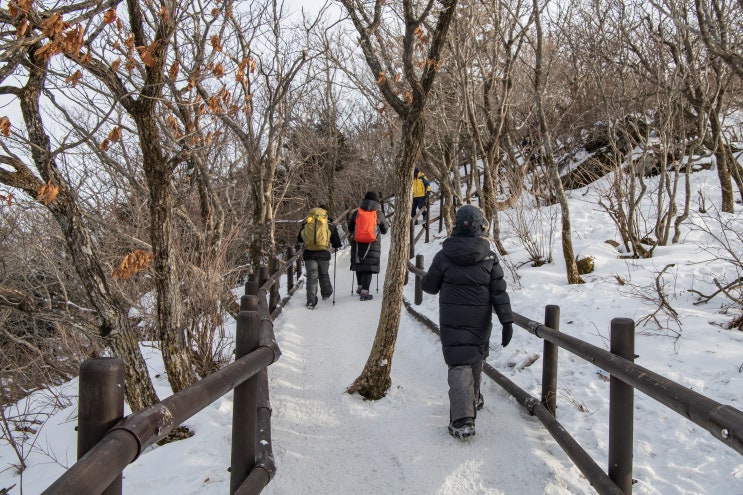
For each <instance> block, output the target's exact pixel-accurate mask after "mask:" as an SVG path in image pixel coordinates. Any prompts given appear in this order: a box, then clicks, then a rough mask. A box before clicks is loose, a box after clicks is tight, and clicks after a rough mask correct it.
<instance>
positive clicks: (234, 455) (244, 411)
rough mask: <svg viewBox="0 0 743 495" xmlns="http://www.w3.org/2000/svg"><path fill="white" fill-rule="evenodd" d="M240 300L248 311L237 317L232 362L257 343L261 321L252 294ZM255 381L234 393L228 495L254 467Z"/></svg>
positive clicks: (248, 382)
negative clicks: (233, 358) (243, 301)
mask: <svg viewBox="0 0 743 495" xmlns="http://www.w3.org/2000/svg"><path fill="white" fill-rule="evenodd" d="M256 292H257V291H256ZM244 300H245V305H246V307H247V308H248V309H247V310H246V311H240V312H239V313H238V314H237V328H236V330H235V333H236V334H235V360H238V359H240V358H241V357H243V356H245V355H247V354H249V353H250V352H251V351H253V350H255V349H256V348H257V347H258V343H259V333H260V325H261V318H260V315H259V314H258V311H257V309H258V298H257V297H256V295H255V294H246V295H245V297H244ZM241 302H242V301H241ZM258 380H259V376H258V375H255V376H253V377H251V378H249V379H247V380H245V381H244V382H243V383H241V384H240V385H238V386H237V387H235V390H234V396H233V401H232V451H231V456H230V494H234V493H235V492H236V491H237V489H238V488H240V485H242V484H243V482H244V481H245V479H246V478H247V477H248V474H250V471H251V470H252V469H253V467H254V466H255V455H256V443H255V431H256V424H257V417H258V408H257V401H258Z"/></svg>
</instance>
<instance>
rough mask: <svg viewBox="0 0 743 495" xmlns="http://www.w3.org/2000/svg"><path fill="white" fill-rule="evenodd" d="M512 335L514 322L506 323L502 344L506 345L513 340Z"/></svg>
mask: <svg viewBox="0 0 743 495" xmlns="http://www.w3.org/2000/svg"><path fill="white" fill-rule="evenodd" d="M511 337H513V323H506V324H505V325H503V340H501V345H502V346H503V347H506V346H507V345H508V343H509V342H511Z"/></svg>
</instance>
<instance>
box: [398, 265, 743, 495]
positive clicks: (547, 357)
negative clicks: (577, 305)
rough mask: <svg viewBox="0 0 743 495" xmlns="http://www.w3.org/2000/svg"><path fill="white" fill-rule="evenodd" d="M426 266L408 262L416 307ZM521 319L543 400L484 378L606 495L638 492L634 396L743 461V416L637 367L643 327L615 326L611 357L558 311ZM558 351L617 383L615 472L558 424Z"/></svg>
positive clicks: (620, 322) (612, 426)
mask: <svg viewBox="0 0 743 495" xmlns="http://www.w3.org/2000/svg"><path fill="white" fill-rule="evenodd" d="M424 266H425V262H424V259H423V255H417V256H416V257H415V264H412V263H410V262H408V271H409V272H410V273H413V274H414V275H415V289H414V290H415V292H414V294H415V296H414V297H415V299H414V301H415V304H416V305H418V304H421V303H422V301H423V291H422V288H421V278H422V277H423V276H425V275H426V271H425V270H423V267H424ZM404 303H405V306H406V308H407V309H408V311H409V312H410V313H411V314H412V315H413V316H414V317H415V318H416V319H418V320H419V321H421V322H422V323H424V324H425V325H426V326H427V327H428V328H430V329H431V330H432V331H434V332H435V333H436V334H438V335H439V336H440V335H441V334H440V330H439V328H438V326H437V325H436V323H434V322H433V321H431V320H430V319H428V318H427V317H425V316H424V315H421V314H419V313H418V312H417V311H415V309H414V308H413V306H412V305H411V304H410V303H409V302H408V301H404ZM514 320H515V324H516V325H517V326H519V327H521V328H523V329H524V330H526V331H528V332H529V333H531V334H532V335H534V336H536V337H538V338H541V339H543V340H544V351H543V363H544V366H543V368H542V394H541V398H539V399H537V398H535V397H532V396H531V395H530V394H529V393H528V392H526V391H524V390H523V389H521V388H520V387H519V386H518V385H516V384H515V383H513V382H512V381H511V380H509V379H508V378H507V377H506V376H505V375H503V374H502V373H500V372H499V371H498V370H496V369H495V368H493V367H492V366H490V365H489V364H487V363H485V365H484V367H483V371H484V372H485V374H487V375H488V376H489V377H490V378H492V379H493V381H495V382H496V383H497V384H498V385H500V386H501V387H502V388H503V389H504V390H506V392H508V393H509V394H511V395H512V396H513V397H515V398H516V400H517V401H518V402H519V403H520V404H521V405H522V406H524V407H525V408H526V409H527V411H528V412H529V413H530V414H532V415H534V416H537V418H538V419H539V420H540V421H541V422H542V424H543V425H544V426H545V427H546V428H547V430H548V431H549V432H550V434H551V435H552V436H553V438H554V439H555V440H556V441H557V443H558V444H559V445H560V446H561V447H562V448H563V450H564V451H565V452H566V453H567V454H568V456H569V457H570V458H571V460H572V461H573V462H574V463H575V465H576V467H578V469H580V471H581V472H582V473H583V474H584V475H585V477H586V479H588V480H589V482H590V483H591V485H592V486H593V487H594V488H595V489H596V491H597V492H598V493H600V494H607V495H618V494H624V495H629V494H631V493H632V458H633V456H632V450H633V431H634V390H639V391H640V392H643V393H644V394H646V395H647V396H648V397H650V398H652V399H654V400H656V401H658V402H660V403H661V404H663V405H665V406H667V407H668V408H670V409H671V410H673V411H675V412H676V413H678V414H680V415H681V416H683V417H685V418H686V419H688V420H690V421H692V422H693V423H695V424H697V425H698V426H701V427H702V428H704V429H706V430H707V431H708V432H710V433H711V434H712V436H713V437H715V438H716V439H717V440H719V441H720V442H722V443H724V444H725V445H727V446H728V447H730V448H732V449H733V450H735V451H736V452H738V453H740V454H743V412H741V411H740V410H738V409H736V408H734V407H732V406H730V405H725V404H721V403H719V402H716V401H714V400H712V399H710V398H709V397H706V396H704V395H702V394H699V393H697V392H694V391H693V390H690V389H688V388H686V387H684V386H683V385H680V384H678V383H676V382H674V381H672V380H669V379H667V378H665V377H663V376H661V375H659V374H657V373H654V372H653V371H650V370H648V369H647V368H643V367H642V366H639V365H637V364H635V363H634V362H633V361H634V347H635V346H634V342H635V324H634V321H633V320H632V319H630V318H615V319H613V320H612V322H611V336H610V342H611V344H610V351H606V350H604V349H601V348H600V347H596V346H594V345H592V344H589V343H588V342H584V341H582V340H580V339H577V338H575V337H572V336H570V335H566V334H564V333H561V332H560V331H559V327H560V308H559V307H558V306H554V305H548V306H547V307H546V308H545V323H539V322H536V321H532V320H530V319H529V318H527V317H525V316H523V315H520V314H518V313H514ZM558 348H563V349H565V350H567V351H568V352H571V353H573V354H574V355H576V356H578V357H580V358H582V359H584V360H586V361H588V362H590V363H591V364H593V365H595V366H598V367H600V368H601V369H603V370H604V371H606V372H607V373H609V375H610V376H611V378H610V384H609V387H610V391H609V401H610V405H609V449H608V450H609V455H608V462H607V464H608V470H607V471H608V472H606V471H604V470H603V469H602V468H601V467H600V466H599V465H598V464H597V463H596V462H595V461H594V460H593V459H592V458H591V456H590V455H588V453H587V452H586V451H585V450H584V449H583V447H581V446H580V445H579V444H578V442H577V441H575V439H573V437H572V436H571V435H570V434H569V433H568V432H567V430H565V428H564V427H563V426H562V425H560V423H559V422H558V421H557V419H556V415H555V413H556V397H557V378H558V373H557V355H558Z"/></svg>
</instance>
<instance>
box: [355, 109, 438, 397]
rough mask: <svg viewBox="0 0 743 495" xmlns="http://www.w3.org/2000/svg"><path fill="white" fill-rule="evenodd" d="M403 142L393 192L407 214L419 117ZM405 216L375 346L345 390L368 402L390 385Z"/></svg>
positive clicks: (397, 231) (395, 230)
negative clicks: (357, 394)
mask: <svg viewBox="0 0 743 495" xmlns="http://www.w3.org/2000/svg"><path fill="white" fill-rule="evenodd" d="M402 136H403V142H402V143H401V148H400V151H399V153H398V156H397V158H396V160H395V161H396V162H397V166H396V167H395V184H397V188H396V189H395V198H396V208H395V210H396V211H398V212H406V211H410V209H411V207H412V205H413V198H412V196H411V194H410V190H411V188H412V186H413V169H414V168H415V164H416V163H418V160H419V159H420V156H421V152H422V148H423V137H424V136H423V122H422V119H421V118H420V117H416V118H412V119H410V120H406V121H405V122H404V123H403V127H402ZM409 230H410V229H409V224H408V215H401V214H399V213H398V214H397V215H395V217H394V219H393V221H392V229H391V236H392V245H391V247H390V251H389V252H390V253H391V254H390V257H389V259H388V262H387V271H386V272H385V276H384V290H383V296H382V311H381V313H380V315H379V324H378V326H377V334H376V337H375V338H374V344H373V347H372V349H371V353H370V354H369V358H368V359H367V361H366V365H365V366H364V369H363V371H362V372H361V375H360V376H359V377H358V378H356V380H355V381H354V382H353V384H352V385H351V386H350V387H348V390H347V391H348V393H351V394H352V393H355V392H358V393H359V394H360V395H361V396H362V397H364V398H365V399H369V400H377V399H381V398H382V397H384V396H385V394H386V393H387V390H389V388H390V385H391V384H392V379H391V378H390V372H391V370H392V355H393V353H394V351H395V342H396V341H397V329H398V328H399V326H400V314H401V307H402V297H403V294H402V293H403V287H404V286H405V273H406V272H407V264H408V258H407V252H408V243H409V240H408V235H409Z"/></svg>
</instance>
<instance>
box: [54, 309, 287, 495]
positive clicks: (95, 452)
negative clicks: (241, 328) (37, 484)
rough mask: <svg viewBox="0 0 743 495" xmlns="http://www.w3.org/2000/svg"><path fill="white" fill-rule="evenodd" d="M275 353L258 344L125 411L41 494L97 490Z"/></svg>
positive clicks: (264, 363)
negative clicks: (150, 401)
mask: <svg viewBox="0 0 743 495" xmlns="http://www.w3.org/2000/svg"><path fill="white" fill-rule="evenodd" d="M241 314H244V313H241ZM279 354H280V352H279V350H278V347H275V346H263V347H259V348H258V349H256V350H255V351H253V352H251V353H250V354H248V355H246V356H245V357H243V358H241V359H239V360H237V361H235V362H234V363H232V364H230V365H227V366H225V367H224V368H222V369H221V370H219V371H217V372H215V373H212V374H211V375H209V376H207V377H205V378H204V379H202V380H200V381H198V382H196V383H194V384H193V385H191V386H190V387H188V388H185V389H184V390H181V391H180V392H178V393H176V394H174V395H172V396H170V397H168V398H167V399H163V400H162V401H160V402H158V403H157V404H154V405H152V406H150V407H147V408H145V409H143V410H141V411H139V412H137V413H134V414H131V415H129V416H127V417H126V418H124V420H123V421H121V422H120V423H119V424H118V425H116V426H115V427H114V428H113V429H112V430H111V431H110V432H109V433H108V434H106V435H105V436H104V437H103V440H101V441H100V442H98V443H97V444H96V445H95V446H94V447H92V448H91V449H90V450H89V451H88V452H87V453H86V454H85V455H84V456H83V457H82V458H81V459H80V460H79V461H77V462H76V463H75V464H74V465H73V466H72V467H71V468H70V469H68V470H67V471H66V472H65V474H63V475H62V476H61V477H60V478H59V479H57V480H56V481H55V482H54V483H52V484H51V485H50V486H49V487H48V488H47V489H46V490H44V492H43V493H44V494H45V495H52V494H59V495H63V494H65V495H66V494H70V493H77V494H97V493H101V492H102V491H103V490H104V489H106V487H108V486H109V485H110V484H111V482H112V481H114V479H115V478H116V477H118V476H119V474H120V473H121V472H122V471H123V470H124V468H125V467H126V466H127V465H128V464H129V463H131V462H133V461H134V460H136V459H137V457H139V455H140V454H141V453H142V451H143V450H144V449H146V448H147V447H149V446H150V445H152V444H154V443H155V442H157V441H158V440H161V439H162V438H164V437H165V436H167V435H168V434H169V433H170V432H171V431H172V430H173V429H174V428H175V427H176V426H178V425H180V424H181V423H183V422H184V421H186V420H187V419H189V418H191V417H192V416H193V415H194V414H196V413H197V412H199V411H201V410H202V409H203V408H205V407H206V406H208V405H209V404H211V403H212V402H214V401H215V400H217V399H218V398H220V397H221V396H223V395H224V394H226V393H227V392H229V391H230V390H232V389H234V388H235V387H236V386H237V385H239V384H240V383H242V382H244V381H245V380H247V379H248V378H250V377H252V376H253V375H255V374H256V373H258V372H260V371H261V369H263V368H265V367H266V366H268V365H270V364H271V363H273V362H274V361H276V359H278V356H279Z"/></svg>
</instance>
